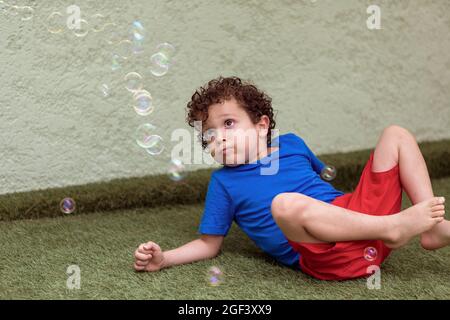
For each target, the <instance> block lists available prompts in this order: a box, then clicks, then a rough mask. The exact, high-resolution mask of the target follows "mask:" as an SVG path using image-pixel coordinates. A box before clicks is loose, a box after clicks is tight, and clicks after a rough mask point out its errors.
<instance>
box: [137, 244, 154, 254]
mask: <svg viewBox="0 0 450 320" xmlns="http://www.w3.org/2000/svg"><path fill="white" fill-rule="evenodd" d="M137 251H138V252H141V253H144V254H148V253H150V252H151V251H150V250H147V249H145V243H143V244H141V245H140V246H139V248H138V249H137Z"/></svg>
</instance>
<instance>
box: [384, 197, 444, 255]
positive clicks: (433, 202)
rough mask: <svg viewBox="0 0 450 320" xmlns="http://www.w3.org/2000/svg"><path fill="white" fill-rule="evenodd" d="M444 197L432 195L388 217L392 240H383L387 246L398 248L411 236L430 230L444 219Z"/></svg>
mask: <svg viewBox="0 0 450 320" xmlns="http://www.w3.org/2000/svg"><path fill="white" fill-rule="evenodd" d="M444 202H445V198H444V197H433V198H430V199H427V200H424V201H422V202H419V203H416V204H415V205H414V206H412V207H409V208H408V209H405V210H403V211H401V212H399V213H398V214H394V215H392V216H390V217H392V218H393V219H395V221H394V224H393V234H394V235H393V237H392V241H385V244H386V246H388V247H389V248H399V247H401V246H404V245H405V244H406V243H408V241H409V240H411V238H413V237H414V236H416V235H418V234H421V233H423V232H425V231H428V230H430V229H431V228H432V227H434V226H435V225H436V224H437V223H439V222H442V221H443V220H444V214H445V211H444V208H445V207H444Z"/></svg>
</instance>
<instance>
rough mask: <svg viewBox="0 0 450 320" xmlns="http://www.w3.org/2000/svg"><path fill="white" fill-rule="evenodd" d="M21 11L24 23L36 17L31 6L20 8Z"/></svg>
mask: <svg viewBox="0 0 450 320" xmlns="http://www.w3.org/2000/svg"><path fill="white" fill-rule="evenodd" d="M19 9H20V15H21V20H22V21H27V20H30V19H31V18H33V15H34V9H33V8H32V7H29V6H24V7H19Z"/></svg>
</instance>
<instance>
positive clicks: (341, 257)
mask: <svg viewBox="0 0 450 320" xmlns="http://www.w3.org/2000/svg"><path fill="white" fill-rule="evenodd" d="M373 153H374V151H372V152H371V153H370V158H369V160H368V161H367V163H366V165H365V167H364V170H363V172H362V174H361V178H360V179H359V182H358V185H357V186H356V188H355V190H354V191H353V192H351V193H346V194H344V195H341V196H339V197H337V198H335V199H334V200H333V201H332V202H331V204H333V205H336V206H339V207H343V208H347V209H350V210H353V211H358V212H361V213H364V214H369V215H390V214H394V213H398V212H400V210H401V205H402V186H401V182H400V176H399V166H398V164H397V165H396V166H395V167H393V168H391V169H390V170H388V171H383V172H372V170H371V169H372V161H373ZM288 241H289V243H290V244H291V246H292V247H293V248H294V250H296V251H297V252H299V253H300V262H299V263H300V268H301V270H302V271H303V272H305V273H307V274H309V275H311V276H313V277H315V278H318V279H321V280H345V279H352V278H359V277H365V276H370V275H371V274H372V272H370V270H367V268H368V267H369V266H371V265H377V266H379V265H380V264H381V263H382V262H383V261H384V260H385V259H386V257H387V256H388V255H389V253H390V252H391V249H389V248H388V247H386V245H385V244H384V243H383V241H381V240H363V241H343V242H335V243H298V242H294V241H290V240H288ZM366 248H371V249H366ZM373 248H375V250H376V251H375V250H374V249H373ZM367 250H369V251H370V252H369V253H371V254H369V255H365V252H367ZM374 252H376V254H374Z"/></svg>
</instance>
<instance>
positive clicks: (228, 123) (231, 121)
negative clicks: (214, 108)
mask: <svg viewBox="0 0 450 320" xmlns="http://www.w3.org/2000/svg"><path fill="white" fill-rule="evenodd" d="M233 123H234V121H233V120H231V119H227V120H225V126H226V127H228V126H232V125H233Z"/></svg>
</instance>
